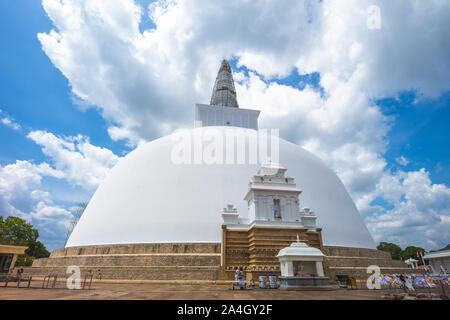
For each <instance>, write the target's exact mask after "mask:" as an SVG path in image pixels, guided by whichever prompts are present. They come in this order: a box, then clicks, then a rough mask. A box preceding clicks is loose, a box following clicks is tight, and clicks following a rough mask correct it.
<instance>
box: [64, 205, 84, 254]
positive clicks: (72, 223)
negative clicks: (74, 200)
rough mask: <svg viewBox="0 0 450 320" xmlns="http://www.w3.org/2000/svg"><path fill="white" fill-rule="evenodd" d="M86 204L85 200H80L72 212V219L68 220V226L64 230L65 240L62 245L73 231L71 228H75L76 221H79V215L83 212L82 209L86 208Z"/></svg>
mask: <svg viewBox="0 0 450 320" xmlns="http://www.w3.org/2000/svg"><path fill="white" fill-rule="evenodd" d="M87 206H88V203H87V202H81V203H79V204H78V205H77V206H76V207H75V210H73V212H72V220H71V221H70V224H69V227H68V228H67V232H66V241H65V242H64V246H65V245H66V244H67V241H68V240H69V238H70V235H71V234H72V232H73V229H75V226H76V225H77V223H78V221H80V219H81V216H82V215H83V213H84V210H86V208H87Z"/></svg>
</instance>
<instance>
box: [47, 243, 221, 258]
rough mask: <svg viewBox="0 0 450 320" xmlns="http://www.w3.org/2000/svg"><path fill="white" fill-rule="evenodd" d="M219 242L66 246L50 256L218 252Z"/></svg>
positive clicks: (219, 248) (54, 251)
mask: <svg viewBox="0 0 450 320" xmlns="http://www.w3.org/2000/svg"><path fill="white" fill-rule="evenodd" d="M220 250H221V244H220V243H215V242H213V243H135V244H111V245H93V246H80V247H68V248H61V249H56V250H53V251H52V253H51V254H50V257H51V258H54V257H62V256H80V255H117V254H149V253H219V254H220Z"/></svg>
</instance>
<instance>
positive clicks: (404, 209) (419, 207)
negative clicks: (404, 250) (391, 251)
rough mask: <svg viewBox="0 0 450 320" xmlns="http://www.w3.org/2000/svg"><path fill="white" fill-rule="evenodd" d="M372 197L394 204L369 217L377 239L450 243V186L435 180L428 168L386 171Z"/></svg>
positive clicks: (430, 244) (407, 242)
mask: <svg viewBox="0 0 450 320" xmlns="http://www.w3.org/2000/svg"><path fill="white" fill-rule="evenodd" d="M372 197H373V198H377V197H379V198H382V199H384V200H385V201H387V202H388V203H389V205H390V206H391V208H388V209H380V208H378V210H376V213H375V214H372V215H369V216H368V217H367V219H366V221H367V223H368V228H369V230H370V231H371V233H372V235H373V236H374V237H375V239H377V240H379V241H386V240H387V241H392V242H395V243H398V244H400V245H403V246H406V245H420V246H425V247H439V246H441V247H443V246H445V245H446V244H448V243H450V188H448V187H447V186H445V185H443V184H433V183H432V182H431V179H430V176H429V173H428V172H427V171H426V170H425V169H421V170H419V171H411V172H404V171H401V170H400V171H398V172H396V173H394V174H387V173H386V174H384V175H383V177H382V178H381V179H380V182H379V183H378V185H377V189H376V191H375V192H374V194H372Z"/></svg>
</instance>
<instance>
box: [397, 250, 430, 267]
mask: <svg viewBox="0 0 450 320" xmlns="http://www.w3.org/2000/svg"><path fill="white" fill-rule="evenodd" d="M417 252H424V253H425V249H424V248H421V247H414V246H409V247H406V248H405V250H402V253H401V257H402V260H407V259H409V258H413V259H416V260H419V264H420V265H421V264H423V263H422V259H421V258H419V257H417Z"/></svg>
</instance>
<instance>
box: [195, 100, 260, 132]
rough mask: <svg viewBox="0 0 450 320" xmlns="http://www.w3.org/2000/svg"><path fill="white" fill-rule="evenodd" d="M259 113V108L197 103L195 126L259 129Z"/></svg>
mask: <svg viewBox="0 0 450 320" xmlns="http://www.w3.org/2000/svg"><path fill="white" fill-rule="evenodd" d="M259 113H260V111H259V110H251V109H241V108H235V107H226V106H211V105H207V104H196V105H195V123H194V126H195V127H196V128H198V127H211V126H230V127H239V128H249V129H254V130H258V117H259Z"/></svg>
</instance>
